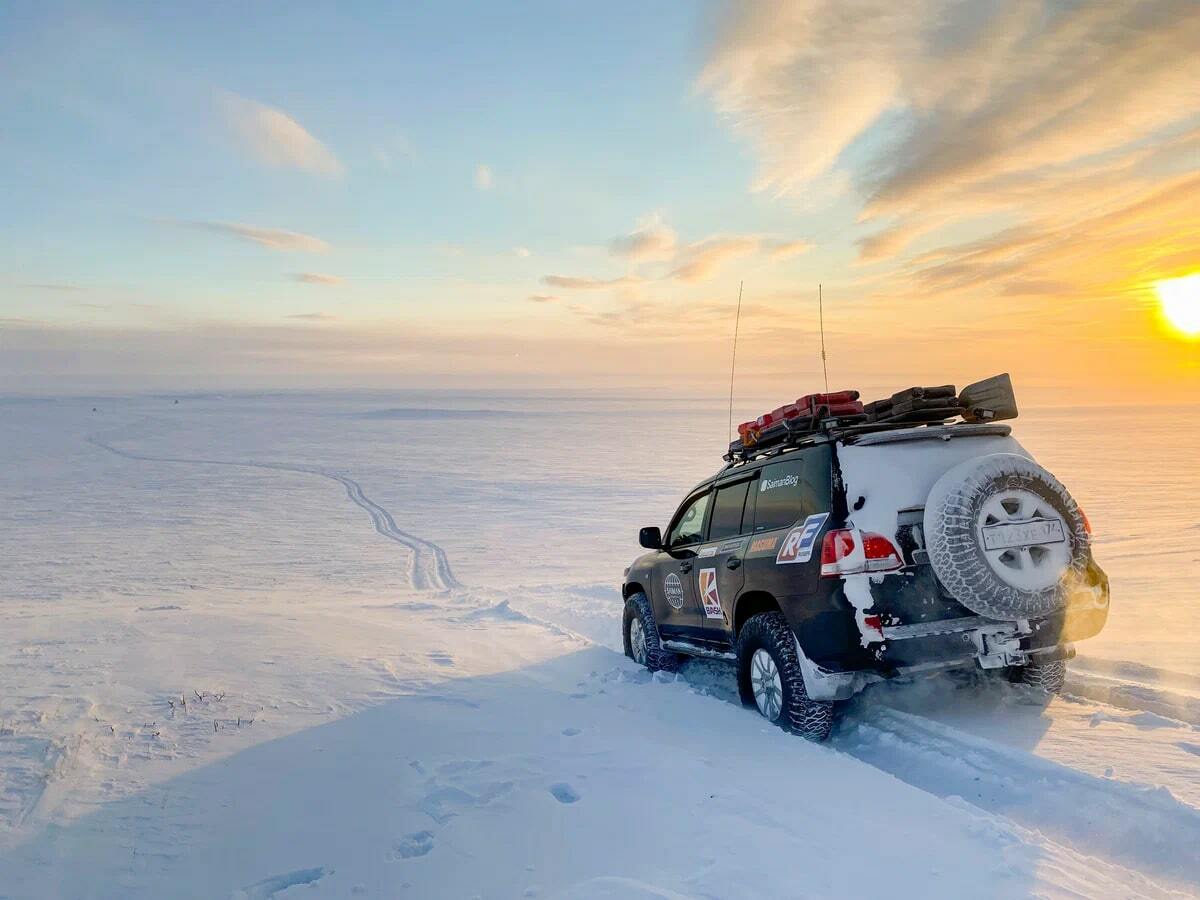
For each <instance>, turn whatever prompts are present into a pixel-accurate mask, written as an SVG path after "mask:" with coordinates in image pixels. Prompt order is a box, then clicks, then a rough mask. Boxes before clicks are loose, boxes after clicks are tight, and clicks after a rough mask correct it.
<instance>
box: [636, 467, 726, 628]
mask: <svg viewBox="0 0 1200 900" xmlns="http://www.w3.org/2000/svg"><path fill="white" fill-rule="evenodd" d="M711 500H712V489H711V488H709V487H705V488H704V489H703V490H700V491H696V492H695V493H693V494H691V495H689V496H688V498H687V499H686V500H684V501H683V503H682V504H681V505H680V507H679V510H678V511H677V512H676V513H675V516H674V518H673V519H672V520H671V525H670V527H669V528H668V529H667V534H666V537H665V538H664V539H663V549H662V550H661V551H659V553H658V558H657V559H656V560H655V563H654V578H653V585H652V586H651V592H652V597H653V598H654V616H655V618H656V619H657V620H658V625H659V628H660V629H661V630H663V631H665V632H667V633H675V634H685V635H686V634H688V633H690V632H693V631H695V630H696V629H697V628H699V627H700V625H701V622H702V620H703V618H704V612H703V611H702V610H701V609H700V604H699V602H698V600H697V594H696V561H697V560H696V554H697V551H698V550H699V549H700V544H701V541H702V540H703V538H704V534H705V529H706V528H707V525H708V511H709V505H710V503H711Z"/></svg>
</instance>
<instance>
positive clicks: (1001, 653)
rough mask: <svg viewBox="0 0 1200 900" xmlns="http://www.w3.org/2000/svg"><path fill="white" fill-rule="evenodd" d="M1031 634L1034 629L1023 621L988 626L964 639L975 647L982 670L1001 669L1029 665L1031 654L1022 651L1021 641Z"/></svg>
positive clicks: (968, 634)
mask: <svg viewBox="0 0 1200 900" xmlns="http://www.w3.org/2000/svg"><path fill="white" fill-rule="evenodd" d="M1031 634H1033V629H1032V628H1030V627H1029V622H1028V621H1027V620H1025V619H1021V620H1019V621H1017V622H1013V623H1011V624H1008V623H1005V624H997V625H987V626H984V627H983V628H978V629H976V630H975V631H970V632H968V633H967V634H965V635H963V638H964V639H965V640H967V641H970V642H971V643H973V644H974V645H975V649H976V651H977V652H978V659H979V665H980V667H981V668H984V669H999V668H1002V667H1004V666H1024V665H1027V664H1028V663H1029V653H1028V651H1025V650H1022V649H1021V639H1022V638H1025V637H1028V636H1029V635H1031Z"/></svg>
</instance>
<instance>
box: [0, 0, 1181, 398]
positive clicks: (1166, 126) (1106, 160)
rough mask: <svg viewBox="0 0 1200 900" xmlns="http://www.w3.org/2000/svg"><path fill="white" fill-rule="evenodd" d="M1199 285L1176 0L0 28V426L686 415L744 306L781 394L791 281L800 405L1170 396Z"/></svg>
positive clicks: (189, 15) (358, 8)
mask: <svg viewBox="0 0 1200 900" xmlns="http://www.w3.org/2000/svg"><path fill="white" fill-rule="evenodd" d="M1197 272H1200V3H1196V2H1195V0H1140V2H1133V0H1072V2H1067V0H1003V2H1000V0H997V2H990V0H975V2H949V0H914V2H912V3H906V4H896V3H894V2H876V0H794V2H787V0H782V2H752V0H741V2H730V3H715V2H714V3H699V2H694V3H685V2H662V3H644V2H610V3H607V4H577V3H561V2H558V3H540V2H531V3H523V4H518V5H513V4H507V3H505V4H501V3H485V2H474V3H460V2H437V3H433V2H430V3H419V2H408V3H367V2H356V3H345V4H336V5H335V4H324V3H322V4H309V3H288V4H281V3H254V4H244V3H211V4H161V3H137V2H124V3H111V4H106V3H88V4H56V3H32V2H23V0H15V2H10V3H6V4H3V5H0V393H56V392H88V391H117V390H120V391H136V390H163V389H179V390H185V389H188V390H203V389H211V388H219V389H232V388H237V387H245V388H254V389H257V388H304V389H309V388H320V387H331V388H340V387H348V386H355V387H375V388H452V389H478V388H485V387H486V388H510V389H518V390H520V389H531V388H555V389H564V390H577V389H584V390H598V391H609V392H611V391H618V392H619V391H638V392H654V391H666V390H670V391H673V392H679V391H683V392H688V393H694V394H695V395H697V396H718V395H720V394H721V393H722V392H723V391H724V390H726V389H727V382H728V378H729V367H730V357H731V350H732V339H733V333H734V328H735V318H736V311H737V308H738V294H739V285H742V286H743V287H742V290H743V300H742V306H741V318H740V322H738V323H736V324H737V330H738V335H739V344H738V384H739V388H740V389H741V390H743V391H746V392H751V393H756V394H762V395H763V396H767V395H771V396H774V395H776V394H778V395H779V396H781V397H782V398H784V399H791V398H792V397H793V396H795V395H799V394H802V393H807V392H808V391H810V390H819V389H820V388H821V386H822V383H821V359H820V335H819V331H818V321H819V311H818V299H817V298H818V287H817V286H818V284H820V285H822V295H823V306H824V321H825V331H826V334H825V339H826V343H827V347H828V358H829V371H830V382H831V385H830V386H831V387H832V388H835V389H836V388H843V387H858V388H860V389H862V390H864V392H868V391H872V390H874V391H876V392H880V391H886V390H887V389H899V388H901V387H906V386H908V385H911V384H921V383H925V384H929V383H935V384H936V383H945V382H955V383H966V382H967V381H970V380H974V379H975V378H982V377H985V376H987V375H990V374H993V373H995V372H999V371H1010V372H1012V374H1013V376H1014V380H1015V381H1016V383H1017V385H1018V388H1019V390H1027V391H1029V392H1030V393H1031V394H1032V395H1033V396H1036V397H1037V398H1039V399H1041V400H1044V401H1050V402H1053V401H1055V400H1057V401H1059V402H1063V403H1101V402H1128V401H1130V400H1137V399H1139V398H1144V397H1148V396H1153V397H1155V398H1158V399H1162V400H1168V401H1170V400H1186V399H1192V400H1194V399H1195V397H1196V396H1197V388H1200V342H1198V341H1197V340H1196V339H1195V337H1194V336H1192V337H1189V336H1188V335H1187V334H1185V333H1183V332H1181V331H1180V330H1179V329H1178V328H1176V327H1173V326H1172V325H1171V323H1170V321H1169V320H1168V319H1167V318H1165V317H1164V314H1163V310H1162V308H1161V306H1160V302H1159V293H1158V292H1157V291H1156V289H1155V285H1156V284H1157V283H1158V282H1160V281H1163V280H1167V279H1174V278H1180V277H1186V276H1189V275H1191V274H1193V273H1197ZM1183 302H1184V303H1185V304H1186V303H1189V302H1190V301H1189V300H1188V299H1187V298H1186V297H1185V298H1184V300H1183ZM1196 303H1197V304H1200V299H1197V300H1196Z"/></svg>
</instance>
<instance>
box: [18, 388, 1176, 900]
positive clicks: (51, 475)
mask: <svg viewBox="0 0 1200 900" xmlns="http://www.w3.org/2000/svg"><path fill="white" fill-rule="evenodd" d="M168 403H169V401H165V400H155V399H153V398H150V399H142V400H138V401H121V403H116V402H115V401H114V406H118V407H120V408H118V409H111V410H106V411H105V412H104V413H98V414H97V415H103V416H106V417H107V418H106V419H105V420H104V421H103V423H102V426H101V425H99V424H98V423H97V421H96V420H95V419H94V418H93V417H92V416H91V415H89V412H88V411H89V410H90V407H91V406H92V405H95V404H94V403H91V402H86V403H80V404H78V405H77V406H76V407H71V406H69V405H68V406H67V407H65V408H64V407H63V406H61V405H59V406H55V405H50V406H37V405H33V406H30V407H26V408H22V409H20V410H17V411H11V410H6V413H8V414H10V416H11V418H10V422H15V423H16V424H17V425H19V426H20V427H17V428H13V429H10V430H7V431H6V432H4V433H3V434H2V436H0V439H2V440H3V441H4V444H3V448H4V450H5V452H6V455H7V457H8V458H9V459H11V460H12V461H13V463H14V465H13V466H11V467H8V468H6V470H5V471H4V472H0V496H2V497H3V499H4V500H5V506H4V509H5V516H6V520H7V521H6V523H5V524H6V527H5V528H4V529H3V530H2V531H0V541H2V542H3V543H2V545H0V551H3V552H4V554H5V558H6V559H12V560H15V561H17V562H18V563H19V565H17V566H14V567H13V568H11V569H9V570H8V571H6V572H5V574H4V580H3V582H0V602H2V603H3V604H4V611H5V619H6V622H7V625H8V627H7V628H6V629H4V630H3V632H0V666H2V668H0V684H2V685H3V687H4V693H3V696H2V697H0V779H2V780H0V841H2V843H0V897H5V896H10V897H42V896H51V897H54V896H60V897H175V896H180V897H193V896H194V897H214V896H215V897H226V896H228V897H249V898H267V897H280V898H283V897H314V898H316V897H346V896H377V897H396V896H401V897H402V896H412V897H441V896H451V897H459V896H463V897H470V896H481V897H522V896H531V897H532V896H564V897H577V898H609V897H614V898H615V897H678V896H688V897H694V896H698V897H734V896H744V895H753V894H758V895H761V896H781V897H791V896H796V897H799V896H805V897H813V896H816V897H835V896H839V897H840V896H856V895H866V894H882V893H884V892H887V893H888V894H889V895H892V896H920V897H941V896H947V897H949V896H964V895H966V896H998V897H1022V896H1029V895H1031V894H1038V895H1044V896H1078V895H1084V896H1172V895H1178V896H1186V895H1189V894H1192V893H1195V892H1196V890H1197V889H1198V887H1200V871H1198V864H1197V858H1196V854H1195V852H1194V849H1193V848H1194V847H1195V846H1196V843H1197V838H1200V823H1198V818H1197V816H1198V813H1197V809H1198V808H1200V797H1198V796H1197V794H1198V790H1197V782H1198V779H1197V773H1198V772H1200V735H1198V734H1197V717H1196V715H1195V711H1196V705H1195V704H1196V697H1197V693H1198V692H1197V691H1196V681H1195V678H1194V676H1192V675H1189V674H1188V673H1187V672H1185V671H1173V670H1171V669H1170V668H1169V667H1168V668H1164V669H1160V668H1156V667H1155V666H1153V665H1150V664H1149V663H1150V662H1157V660H1154V659H1153V658H1150V659H1149V661H1148V660H1147V659H1146V658H1142V660H1141V662H1139V663H1131V662H1129V661H1128V660H1121V659H1119V658H1112V657H1108V656H1096V657H1092V656H1085V657H1084V658H1082V659H1080V660H1078V661H1077V662H1076V663H1075V664H1073V670H1072V675H1071V682H1070V686H1069V691H1070V695H1071V696H1069V697H1067V698H1065V699H1062V700H1055V701H1052V702H1051V703H1049V704H1048V705H1047V704H1044V703H1040V702H1038V701H1037V700H1036V699H1035V698H1034V697H1033V696H1032V695H1031V694H1030V692H1028V691H1027V690H1025V689H1023V688H1020V687H1016V686H1010V685H1007V684H995V683H984V684H974V685H965V684H962V683H960V682H958V681H955V680H948V679H938V680H934V681H927V682H922V683H919V684H913V685H887V686H883V687H881V688H878V689H874V690H872V691H870V692H868V693H867V694H866V695H864V696H863V697H861V698H859V699H858V700H856V701H854V702H853V703H852V704H850V705H849V706H848V708H847V709H846V711H845V716H844V720H843V722H842V724H841V725H840V726H839V728H838V729H837V731H836V732H835V735H834V738H833V740H832V741H831V743H830V744H829V745H826V746H820V747H818V746H812V745H808V744H805V743H804V742H801V741H797V740H794V739H791V738H789V737H787V736H786V735H783V734H782V733H780V732H778V731H777V730H775V729H773V728H770V727H768V726H766V725H765V723H763V722H762V721H761V720H760V719H759V718H757V717H756V716H755V715H754V714H753V713H750V712H747V711H745V710H742V709H741V708H740V706H739V705H738V704H737V703H736V692H735V691H734V690H733V683H732V678H731V674H730V671H729V667H727V666H722V665H720V664H714V663H700V662H692V663H689V664H687V665H686V666H685V667H684V670H683V672H681V673H680V675H679V676H678V677H663V676H657V677H652V676H650V675H649V674H648V673H646V672H644V671H643V670H641V669H639V668H637V667H636V666H634V665H633V664H632V663H630V662H629V661H628V660H626V659H624V657H622V656H620V655H619V640H620V635H619V631H618V627H617V622H618V621H619V614H620V600H619V596H618V595H617V593H616V587H615V586H616V584H617V583H619V576H620V565H621V560H625V561H627V560H628V559H629V558H630V557H631V554H632V553H633V552H635V550H633V549H631V548H632V537H631V535H632V531H633V530H634V529H636V527H637V525H639V524H643V521H644V522H645V523H650V522H654V521H660V522H661V521H662V520H663V519H665V517H666V515H668V514H669V511H670V507H671V505H672V504H673V503H674V501H675V500H677V499H678V497H679V496H680V495H681V494H682V491H683V490H685V489H686V487H687V486H688V485H690V483H691V481H693V480H695V479H693V478H692V473H691V471H683V470H684V469H688V468H689V467H690V468H693V469H696V470H700V471H698V472H697V474H696V478H699V477H700V476H701V475H703V474H704V471H703V470H702V465H701V463H700V462H694V461H688V460H687V459H686V458H684V459H682V460H681V459H680V458H673V459H669V460H657V461H656V460H654V459H649V458H639V460H638V462H637V463H636V464H632V463H630V461H629V456H630V453H631V445H632V446H633V447H634V448H635V449H636V446H637V445H636V440H637V439H636V437H634V438H632V439H631V433H624V432H616V430H615V429H616V426H615V424H614V423H615V422H616V421H617V418H618V414H617V413H614V412H612V411H609V410H605V409H601V410H599V411H597V412H595V414H594V415H592V416H591V417H589V416H581V417H579V418H578V420H577V422H576V425H577V429H576V430H577V432H578V433H579V435H580V439H581V441H582V442H584V443H585V444H586V445H587V446H588V448H589V452H588V454H586V455H581V454H580V453H578V452H567V451H566V450H564V451H563V452H561V453H558V454H556V455H554V456H552V457H551V458H549V459H543V460H541V461H540V465H539V466H538V467H537V468H536V469H531V468H529V467H528V465H527V464H528V463H529V462H530V460H528V459H525V458H524V454H527V453H528V446H527V443H522V442H520V441H516V440H514V439H515V437H517V436H519V435H520V434H521V429H523V428H528V427H529V420H531V419H532V420H534V421H536V417H537V416H538V415H543V414H544V413H545V410H542V409H541V408H540V407H539V408H534V409H532V410H527V411H526V412H525V413H523V414H522V416H494V415H491V414H489V413H487V412H486V411H485V410H480V409H478V408H475V409H473V410H467V411H464V410H458V411H453V410H450V411H448V413H449V414H447V415H436V416H428V415H426V416H421V417H415V413H412V412H411V411H409V412H403V413H400V412H397V407H394V406H388V407H385V411H388V412H389V415H386V416H384V415H378V414H375V413H377V412H379V409H378V408H379V406H380V403H379V401H378V399H376V398H367V399H362V398H349V399H347V398H341V399H339V400H338V401H337V402H333V401H330V400H329V399H328V398H320V399H315V400H314V399H305V398H283V399H280V398H266V399H262V398H259V399H254V398H250V399H246V398H240V399H239V398H233V399H227V398H216V399H212V400H209V401H204V402H197V403H196V404H195V405H193V407H192V409H191V410H189V414H188V415H187V416H186V417H184V416H181V415H179V413H178V407H176V408H174V409H172V408H170V407H169V406H168ZM181 405H183V404H181ZM399 409H401V410H405V409H409V407H399ZM465 412H470V413H471V414H469V415H467V414H464V413H465ZM546 417H547V418H552V417H551V416H548V415H547V416H546ZM619 417H620V418H625V417H627V413H626V412H625V411H621V412H620V413H619ZM481 423H482V424H484V425H486V426H487V427H486V428H483V429H481ZM414 428H417V429H419V431H420V435H419V439H418V437H417V436H414V433H413V431H414ZM381 429H383V430H381ZM431 432H433V433H437V434H442V435H444V436H445V437H446V439H447V440H460V441H461V440H462V439H463V438H464V436H466V435H467V434H468V433H471V434H478V435H482V436H483V437H481V438H479V439H478V440H476V441H475V443H474V444H473V445H472V446H473V447H475V451H474V453H473V454H472V455H471V456H470V458H469V459H468V460H466V461H465V462H464V464H463V468H462V469H461V470H456V471H452V472H448V471H445V467H444V466H442V467H441V468H440V469H439V467H438V465H437V464H436V461H435V460H429V459H426V458H423V457H420V456H414V452H415V448H416V447H417V446H418V445H419V444H420V443H424V442H427V441H428V440H429V436H430V433H431ZM618 433H619V434H621V435H622V436H621V437H620V439H617V438H616V437H614V434H618ZM89 438H93V439H94V440H93V441H92V442H89V440H88V439H89ZM48 448H49V450H48ZM1035 452H1037V451H1036V450H1035ZM202 460H207V461H206V462H205V461H202ZM630 469H632V471H630ZM689 479H690V480H689ZM1066 480H1067V481H1068V484H1069V485H1072V486H1073V484H1072V482H1071V480H1070V479H1066ZM1085 505H1086V504H1085ZM658 507H661V509H660V508H658ZM1089 514H1090V515H1092V516H1093V520H1095V518H1096V516H1095V514H1094V513H1093V512H1092V509H1091V508H1090V507H1089ZM9 525H11V526H12V527H8V526H9ZM626 532H629V533H628V534H627V533H626ZM1151 637H1152V636H1151V635H1143V636H1142V637H1141V638H1140V640H1149V639H1150V638H1151ZM614 651H618V652H614ZM1172 652H1173V653H1174V652H1175V651H1172ZM1171 658H1178V657H1177V656H1173V657H1171ZM185 700H186V704H187V705H186V709H185V708H184V701H185Z"/></svg>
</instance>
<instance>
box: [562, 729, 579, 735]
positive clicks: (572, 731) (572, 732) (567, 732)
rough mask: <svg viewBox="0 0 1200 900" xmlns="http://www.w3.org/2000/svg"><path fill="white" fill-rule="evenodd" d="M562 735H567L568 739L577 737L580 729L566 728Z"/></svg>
mask: <svg viewBox="0 0 1200 900" xmlns="http://www.w3.org/2000/svg"><path fill="white" fill-rule="evenodd" d="M562 733H563V734H565V735H566V736H567V737H575V735H577V734H579V729H578V728H564V729H563V730H562Z"/></svg>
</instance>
